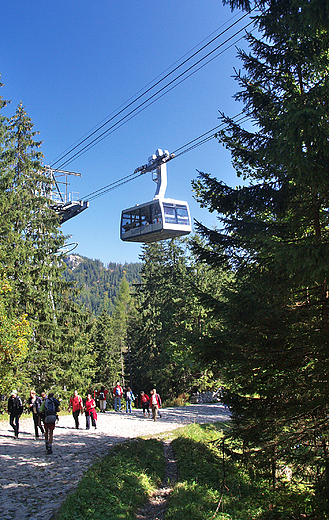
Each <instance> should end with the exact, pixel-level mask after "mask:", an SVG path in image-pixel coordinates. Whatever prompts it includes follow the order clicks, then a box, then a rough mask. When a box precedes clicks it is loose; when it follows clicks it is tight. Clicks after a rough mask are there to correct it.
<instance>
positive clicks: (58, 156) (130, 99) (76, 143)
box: [51, 13, 238, 165]
mask: <svg viewBox="0 0 329 520" xmlns="http://www.w3.org/2000/svg"><path fill="white" fill-rule="evenodd" d="M237 16H238V13H236V14H235V15H233V16H231V18H229V19H228V20H226V22H224V23H223V24H222V25H220V26H219V27H217V29H215V31H213V32H212V33H210V34H209V35H208V36H207V37H206V38H204V39H203V40H201V41H200V42H199V43H198V44H197V45H195V46H194V47H192V48H191V49H190V50H189V51H188V52H186V53H185V54H183V56H181V57H180V58H179V59H178V60H176V61H175V62H174V63H172V64H171V65H170V66H169V67H167V68H166V69H165V70H164V71H162V72H161V73H160V74H158V75H157V76H156V77H155V78H153V80H152V81H150V82H149V83H147V84H146V85H145V86H144V87H143V88H141V89H140V90H138V91H137V92H136V93H135V94H134V95H133V96H131V97H130V98H129V99H127V100H126V101H125V102H124V103H122V104H121V105H120V106H119V107H117V108H116V109H115V110H113V111H112V112H111V113H110V114H109V115H107V116H106V117H104V118H103V119H102V120H101V121H100V122H99V123H97V124H96V125H94V126H93V127H92V128H91V129H90V130H88V131H87V132H86V133H85V134H83V135H82V136H81V137H80V138H79V139H77V140H76V141H74V143H72V144H71V145H70V146H68V147H67V148H66V149H65V150H64V151H63V152H61V153H60V154H58V155H57V156H56V157H55V158H54V159H53V160H52V161H51V164H52V165H53V164H55V163H56V162H58V161H57V159H58V160H61V157H63V155H64V154H65V153H66V152H70V150H72V149H73V147H75V145H78V144H79V143H81V141H82V140H83V139H84V138H85V137H88V136H89V135H91V133H93V131H94V130H97V129H98V128H99V127H100V125H102V123H104V121H107V120H108V119H109V118H110V117H111V116H112V115H113V114H115V113H116V112H117V111H118V110H120V109H121V108H122V107H125V106H126V105H127V103H129V102H130V101H132V100H133V99H134V98H136V96H138V95H139V94H141V93H142V92H143V91H145V89H146V88H147V87H149V85H152V83H154V81H156V80H157V79H159V78H161V76H163V75H164V74H165V73H166V72H167V71H169V70H170V69H171V68H172V67H174V66H175V65H176V64H178V63H179V62H180V61H181V60H183V59H184V58H185V57H186V56H188V55H189V54H190V53H191V52H192V51H194V50H195V49H197V48H198V47H199V45H201V44H202V43H204V42H205V41H207V40H208V39H209V38H211V37H212V36H213V35H214V34H216V32H217V31H219V30H220V29H221V28H222V27H225V25H227V24H228V23H230V22H231V21H232V20H234V18H236V17H237ZM144 93H145V92H144ZM120 126H121V125H120Z"/></svg>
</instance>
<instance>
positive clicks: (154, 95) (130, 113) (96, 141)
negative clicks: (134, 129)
mask: <svg viewBox="0 0 329 520" xmlns="http://www.w3.org/2000/svg"><path fill="white" fill-rule="evenodd" d="M248 15H249V13H247V14H245V15H243V16H242V17H240V18H239V20H237V21H236V22H234V23H233V24H231V25H230V26H229V27H228V28H227V29H225V30H224V31H222V33H220V34H219V35H218V36H216V37H215V38H213V39H212V40H211V41H210V42H209V43H208V44H206V45H204V46H203V47H202V48H201V49H200V50H199V51H197V52H195V53H194V54H193V55H192V56H190V57H189V58H187V59H186V60H184V61H183V63H182V64H181V65H179V66H177V67H175V68H174V69H173V70H172V71H171V72H170V73H168V74H167V75H166V76H164V77H163V78H162V79H161V80H159V81H158V82H156V83H155V84H154V85H153V86H152V87H150V88H148V89H147V90H146V91H145V92H144V93H143V94H141V95H140V96H138V97H137V98H136V99H134V100H133V101H132V102H131V103H129V104H128V105H126V106H125V107H124V108H123V109H121V110H120V111H119V112H117V113H116V114H115V115H114V116H112V117H111V118H110V119H108V120H107V121H106V122H105V123H103V124H102V125H101V126H99V127H98V128H97V129H96V130H95V131H93V132H92V133H90V134H89V135H88V136H87V137H85V138H84V139H83V140H81V141H80V142H79V143H78V144H77V145H75V146H74V147H73V148H71V149H70V150H69V151H68V152H67V153H65V154H64V155H62V156H61V157H60V158H59V159H58V160H57V161H55V163H53V164H57V163H58V162H60V161H61V160H64V159H65V157H67V156H68V155H70V154H71V153H73V152H74V150H76V149H77V148H78V147H79V146H81V145H82V144H83V143H84V142H86V141H87V140H88V139H90V138H91V137H92V136H93V135H95V134H96V133H97V132H99V131H100V130H101V129H102V128H103V127H104V126H106V125H107V124H109V123H110V122H111V121H112V120H113V119H114V118H115V117H117V116H119V115H120V114H121V113H122V112H124V111H125V110H127V109H128V108H129V107H130V106H131V105H133V104H134V103H136V101H138V100H139V99H140V98H141V97H143V96H144V95H145V94H147V93H148V92H150V91H151V90H152V89H154V88H155V87H156V86H157V85H159V84H160V83H161V82H162V81H164V80H165V79H167V78H168V77H169V76H170V75H171V74H173V73H174V72H176V71H177V70H178V69H179V68H180V67H182V66H183V65H185V64H186V63H187V62H188V61H189V60H191V59H192V58H193V57H195V56H196V55H197V54H198V53H199V52H201V51H202V50H204V49H205V48H206V47H207V46H208V45H210V44H211V43H213V42H214V41H215V40H216V39H217V38H219V37H220V36H222V35H223V34H224V33H225V32H226V31H227V30H229V29H230V28H232V27H233V26H234V25H235V24H236V23H238V22H239V21H241V20H242V18H244V17H245V16H248ZM252 23H253V20H252V21H250V22H249V23H248V24H246V25H245V26H244V27H243V28H242V29H240V30H239V31H237V32H236V33H235V34H233V35H232V36H231V37H229V38H227V39H226V40H225V41H224V42H222V43H220V44H219V45H218V46H217V47H216V48H215V49H213V50H212V51H210V52H209V53H208V54H206V55H205V56H204V57H202V58H200V59H199V60H198V61H197V62H196V63H194V64H193V65H191V66H190V67H189V68H188V69H186V70H185V71H184V72H182V73H181V74H179V75H178V76H177V77H176V78H174V79H173V80H171V81H170V82H169V83H167V84H166V85H165V86H163V87H162V88H161V89H159V90H158V91H157V92H155V93H154V94H153V95H152V96H150V97H149V98H147V99H146V100H145V101H144V102H142V103H141V104H139V105H138V106H137V107H135V108H134V109H133V110H131V111H130V112H129V113H128V114H126V115H125V116H123V117H122V118H121V119H120V120H119V121H117V122H116V123H114V124H113V125H112V126H111V127H110V128H108V129H107V130H105V131H104V132H102V134H100V135H99V136H97V137H95V138H94V139H93V140H92V141H91V142H90V143H88V144H86V145H85V146H84V147H83V148H82V149H80V150H78V151H77V152H76V153H74V154H73V155H71V156H70V157H68V158H67V159H66V160H65V161H64V162H63V163H62V164H61V165H60V166H59V168H62V167H63V166H65V165H67V164H69V163H70V162H72V161H73V160H74V159H75V158H77V157H79V156H80V155H82V154H83V153H85V152H86V151H88V150H89V149H90V148H91V147H92V146H94V145H95V144H97V143H98V142H99V141H100V140H102V139H103V138H105V137H107V136H108V135H109V133H110V131H111V130H113V128H115V127H119V126H118V125H119V123H122V124H123V121H124V120H126V119H127V118H129V116H131V115H132V114H133V113H134V112H136V111H137V110H139V109H140V108H141V107H143V106H144V105H145V104H146V103H148V102H149V101H150V100H152V99H153V102H154V101H155V100H154V98H155V97H156V96H157V95H158V94H160V93H161V92H163V91H164V90H165V89H168V87H169V86H170V85H172V84H173V83H174V82H176V81H177V80H178V79H179V78H181V77H182V76H183V75H185V74H187V73H188V72H189V71H190V70H192V69H193V68H195V67H196V66H197V65H199V64H200V63H201V62H202V61H204V60H205V59H207V58H208V57H209V56H211V55H212V54H213V53H214V52H216V51H217V50H218V49H219V48H220V47H222V46H223V45H225V43H227V42H229V41H230V40H232V39H233V38H234V37H235V36H237V35H238V34H239V33H241V32H242V31H244V30H245V29H246V28H247V27H248V26H249V25H251V24H252ZM241 38H242V37H241ZM241 38H239V39H238V40H237V41H239V40H240V39H241ZM235 43H236V42H235ZM235 43H234V44H235ZM234 44H231V45H230V46H232V45H234ZM227 48H229V47H227ZM225 50H227V49H225ZM222 52H224V51H222ZM222 52H221V53H222ZM221 53H219V54H217V55H216V56H215V57H213V58H212V59H210V60H209V61H208V62H207V63H206V64H208V63H209V62H210V61H212V60H213V59H215V58H216V57H218V56H219V55H220V54H221ZM206 64H204V65H203V66H205V65H206ZM200 68H202V67H199V68H198V69H197V70H200ZM194 72H196V71H194ZM194 72H193V73H194ZM190 75H192V73H191V74H190ZM190 75H189V76H187V77H190ZM185 79H187V78H185ZM182 81H183V80H181V81H180V82H179V83H177V84H176V85H175V86H177V85H179V84H180V83H181V82H182ZM175 86H173V87H172V88H174V87H175ZM172 88H171V89H168V90H167V91H166V92H165V93H167V92H169V91H170V90H172ZM162 95H164V94H162ZM160 97H161V96H160ZM157 99H159V97H158V98H157ZM157 99H156V100H157ZM150 104H151V103H150ZM147 106H149V105H147ZM145 108H146V107H145ZM138 113H139V112H138ZM130 119H131V118H130ZM127 120H129V119H127ZM120 126H122V125H120Z"/></svg>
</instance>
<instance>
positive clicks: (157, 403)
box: [150, 388, 162, 421]
mask: <svg viewBox="0 0 329 520" xmlns="http://www.w3.org/2000/svg"><path fill="white" fill-rule="evenodd" d="M150 402H151V407H152V417H153V420H154V421H156V420H157V416H158V411H159V408H161V404H162V403H161V397H160V395H159V394H157V391H156V389H155V388H153V390H151V398H150ZM159 415H160V417H161V414H159Z"/></svg>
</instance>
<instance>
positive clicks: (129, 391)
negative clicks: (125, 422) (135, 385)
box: [126, 386, 135, 413]
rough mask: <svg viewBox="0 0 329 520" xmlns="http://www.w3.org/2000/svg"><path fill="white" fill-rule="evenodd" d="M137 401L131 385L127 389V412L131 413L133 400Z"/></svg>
mask: <svg viewBox="0 0 329 520" xmlns="http://www.w3.org/2000/svg"><path fill="white" fill-rule="evenodd" d="M132 401H135V396H134V394H133V391H132V389H131V388H130V386H128V387H127V389H126V413H128V412H129V413H131V402H132Z"/></svg>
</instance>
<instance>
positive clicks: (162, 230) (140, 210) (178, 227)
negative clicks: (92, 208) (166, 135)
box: [120, 150, 192, 243]
mask: <svg viewBox="0 0 329 520" xmlns="http://www.w3.org/2000/svg"><path fill="white" fill-rule="evenodd" d="M173 157H174V156H173V155H169V153H168V152H167V151H165V152H162V150H157V151H156V155H153V156H152V157H150V158H149V162H148V164H147V165H145V166H142V167H140V168H138V169H137V170H135V171H136V172H137V171H141V172H142V173H146V172H154V171H155V172H156V174H155V179H154V180H155V181H156V183H157V189H156V192H155V196H154V199H153V200H151V201H150V202H145V203H143V204H137V205H136V206H133V207H132V208H128V209H125V210H123V211H122V214H121V226H120V238H121V240H123V241H128V242H143V243H149V242H157V241H159V240H166V239H168V238H176V237H180V236H183V235H188V234H189V233H190V232H191V231H192V225H191V216H190V210H189V207H188V204H187V202H185V201H182V200H174V199H165V198H164V193H165V191H166V187H167V166H166V162H167V161H168V160H170V159H172V158H173Z"/></svg>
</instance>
